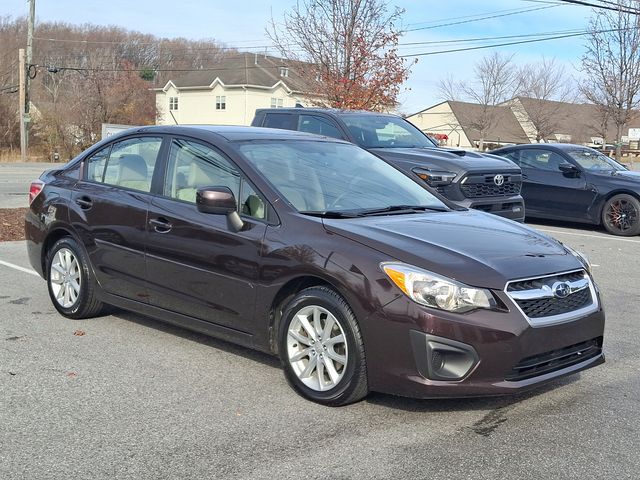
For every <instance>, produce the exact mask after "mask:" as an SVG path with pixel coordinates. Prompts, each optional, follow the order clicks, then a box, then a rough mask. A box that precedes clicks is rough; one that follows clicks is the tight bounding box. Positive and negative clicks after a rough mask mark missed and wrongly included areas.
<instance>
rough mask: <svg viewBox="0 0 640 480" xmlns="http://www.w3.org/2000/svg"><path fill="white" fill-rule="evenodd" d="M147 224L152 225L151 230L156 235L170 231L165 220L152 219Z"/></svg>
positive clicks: (168, 223)
mask: <svg viewBox="0 0 640 480" xmlns="http://www.w3.org/2000/svg"><path fill="white" fill-rule="evenodd" d="M149 224H150V225H153V229H154V230H155V231H156V232H158V233H167V232H170V231H171V228H172V225H171V223H170V222H169V221H168V220H167V219H166V218H152V219H151V220H149Z"/></svg>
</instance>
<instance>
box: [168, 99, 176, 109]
mask: <svg viewBox="0 0 640 480" xmlns="http://www.w3.org/2000/svg"><path fill="white" fill-rule="evenodd" d="M169 110H178V97H169Z"/></svg>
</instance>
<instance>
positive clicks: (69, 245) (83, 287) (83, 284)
mask: <svg viewBox="0 0 640 480" xmlns="http://www.w3.org/2000/svg"><path fill="white" fill-rule="evenodd" d="M63 248H66V249H68V250H71V252H72V253H73V255H74V256H75V257H76V260H77V262H78V264H79V266H80V294H79V295H78V298H77V299H76V301H75V303H74V304H73V305H72V306H71V307H69V308H64V307H63V306H62V305H60V304H59V303H58V301H57V300H56V298H55V295H54V293H53V290H52V288H51V263H52V262H53V259H54V258H55V256H56V254H57V253H58V251H60V250H61V249H63ZM46 269H47V271H46V272H47V290H48V291H49V297H50V298H51V302H52V303H53V306H54V307H55V309H56V310H57V311H58V312H60V313H61V314H62V315H64V316H65V317H71V318H74V317H77V316H79V314H80V311H81V309H82V308H83V306H84V305H86V303H87V295H88V294H89V288H87V287H88V282H89V278H90V272H89V264H88V261H87V257H86V255H85V253H84V250H83V249H82V248H81V247H80V245H79V244H78V242H76V241H75V240H74V239H73V238H71V237H65V238H61V239H60V240H58V241H57V242H56V243H54V244H53V247H51V249H50V250H49V251H48V252H47V257H46Z"/></svg>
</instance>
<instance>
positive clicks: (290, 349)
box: [279, 287, 368, 406]
mask: <svg viewBox="0 0 640 480" xmlns="http://www.w3.org/2000/svg"><path fill="white" fill-rule="evenodd" d="M279 340H280V341H279V350H280V357H281V359H282V363H283V365H284V371H285V376H286V377H287V380H288V382H289V384H290V385H291V386H292V387H293V388H294V389H295V390H296V391H297V392H298V393H300V394H301V395H302V396H304V397H306V398H308V399H309V400H313V401H314V402H318V403H321V404H323V405H329V406H341V405H346V404H348V403H352V402H356V401H358V400H360V399H362V398H364V397H365V396H366V395H367V393H368V384H367V369H366V363H365V355H364V346H363V343H362V337H361V335H360V328H359V326H358V323H357V321H356V318H355V315H354V314H353V312H352V311H351V308H350V307H349V305H348V304H347V302H345V300H344V299H343V298H342V297H341V296H340V295H338V293H336V292H335V291H334V290H332V289H330V288H326V287H312V288H308V289H306V290H303V291H301V292H300V293H299V294H298V295H296V297H295V298H294V299H293V300H291V302H290V303H289V304H288V305H287V307H286V309H285V311H284V314H283V317H282V322H281V323H280V331H279Z"/></svg>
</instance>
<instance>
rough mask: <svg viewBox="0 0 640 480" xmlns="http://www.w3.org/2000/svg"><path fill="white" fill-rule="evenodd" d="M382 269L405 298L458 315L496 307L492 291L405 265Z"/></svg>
mask: <svg viewBox="0 0 640 480" xmlns="http://www.w3.org/2000/svg"><path fill="white" fill-rule="evenodd" d="M380 266H381V268H382V270H383V271H384V273H386V274H387V276H388V277H389V278H390V279H391V281H392V282H393V283H395V284H396V285H397V286H398V288H399V289H400V290H402V291H403V292H404V294H405V295H406V296H408V297H409V298H410V299H411V300H413V301H414V302H417V303H419V304H421V305H426V306H427V307H432V308H438V309H440V310H447V311H449V312H456V313H464V312H468V311H470V310H475V309H478V308H486V309H491V308H493V307H494V306H495V300H494V299H493V295H492V294H491V292H490V291H489V290H485V289H482V288H474V287H469V286H468V285H465V284H463V283H459V282H456V281H455V280H452V279H450V278H446V277H442V276H440V275H436V274H435V273H431V272H428V271H427V270H422V269H421V268H417V267H413V266H411V265H406V264H404V263H383V264H381V265H380Z"/></svg>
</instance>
